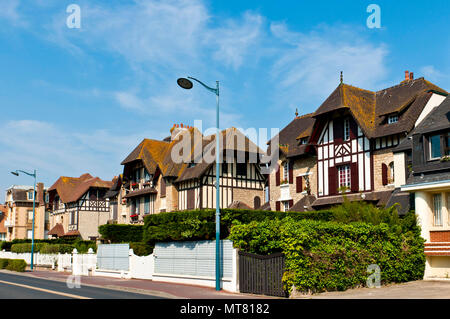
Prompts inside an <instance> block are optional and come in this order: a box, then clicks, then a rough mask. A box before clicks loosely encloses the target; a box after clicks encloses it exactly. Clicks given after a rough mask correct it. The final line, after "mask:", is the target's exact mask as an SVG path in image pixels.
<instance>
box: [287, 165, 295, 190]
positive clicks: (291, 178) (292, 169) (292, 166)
mask: <svg viewBox="0 0 450 319" xmlns="http://www.w3.org/2000/svg"><path fill="white" fill-rule="evenodd" d="M288 165H289V184H294V163H293V162H292V161H289V164H288Z"/></svg>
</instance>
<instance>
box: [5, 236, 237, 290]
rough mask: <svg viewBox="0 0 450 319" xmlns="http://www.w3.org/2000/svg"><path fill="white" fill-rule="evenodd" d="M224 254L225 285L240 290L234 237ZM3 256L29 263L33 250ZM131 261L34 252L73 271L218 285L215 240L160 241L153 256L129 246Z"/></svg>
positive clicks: (42, 262)
mask: <svg viewBox="0 0 450 319" xmlns="http://www.w3.org/2000/svg"><path fill="white" fill-rule="evenodd" d="M103 246H105V245H103ZM221 256H222V262H221V270H222V276H221V277H222V280H221V287H222V288H223V289H224V290H227V291H232V292H238V291H239V283H238V277H239V276H238V253H237V250H236V249H234V248H233V247H232V244H231V242H230V241H227V240H224V241H222V242H221ZM0 258H9V259H24V260H25V261H26V262H27V264H30V263H31V253H23V254H17V253H12V252H6V251H1V252H0ZM128 262H129V268H128V270H117V269H99V268H98V260H97V254H94V253H93V251H92V249H89V252H88V253H87V254H78V252H77V250H76V249H74V250H73V252H72V254H40V253H35V255H34V264H35V265H36V266H50V267H52V269H55V268H56V269H57V271H60V272H62V271H65V272H71V273H72V274H73V275H84V276H107V277H116V278H127V279H131V278H136V279H150V280H153V281H160V282H172V283H182V284H191V285H199V286H205V287H215V241H196V242H173V243H158V244H156V246H155V249H154V253H153V254H151V255H149V256H136V255H135V254H134V253H133V250H132V249H129V253H128ZM113 264H114V263H113Z"/></svg>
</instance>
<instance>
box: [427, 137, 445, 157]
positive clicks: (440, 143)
mask: <svg viewBox="0 0 450 319" xmlns="http://www.w3.org/2000/svg"><path fill="white" fill-rule="evenodd" d="M449 145H450V140H449V133H444V134H436V135H431V136H429V137H428V146H429V148H428V152H429V159H430V160H436V159H439V158H441V157H443V156H448V155H450V148H449Z"/></svg>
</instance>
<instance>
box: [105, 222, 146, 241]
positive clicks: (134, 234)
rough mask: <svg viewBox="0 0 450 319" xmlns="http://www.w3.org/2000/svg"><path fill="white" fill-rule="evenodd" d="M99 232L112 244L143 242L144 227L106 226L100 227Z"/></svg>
mask: <svg viewBox="0 0 450 319" xmlns="http://www.w3.org/2000/svg"><path fill="white" fill-rule="evenodd" d="M98 232H99V233H100V234H101V235H102V239H105V240H107V241H109V242H111V243H123V242H127V243H129V242H141V241H142V234H143V226H142V225H121V224H105V225H101V226H99V227H98Z"/></svg>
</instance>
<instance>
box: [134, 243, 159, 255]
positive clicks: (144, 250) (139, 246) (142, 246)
mask: <svg viewBox="0 0 450 319" xmlns="http://www.w3.org/2000/svg"><path fill="white" fill-rule="evenodd" d="M130 248H131V249H133V253H134V254H135V255H137V256H148V255H150V254H151V253H153V248H154V246H151V245H148V244H146V243H142V242H139V243H133V242H131V243H130Z"/></svg>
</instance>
